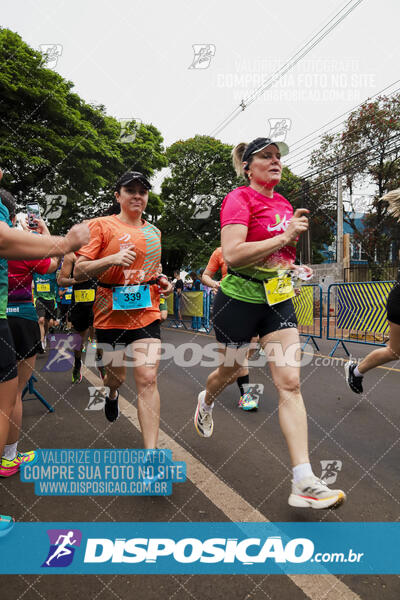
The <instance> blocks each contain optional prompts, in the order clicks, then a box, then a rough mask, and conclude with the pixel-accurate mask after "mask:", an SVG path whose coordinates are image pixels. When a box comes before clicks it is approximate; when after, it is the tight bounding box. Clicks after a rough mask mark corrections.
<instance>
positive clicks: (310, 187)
mask: <svg viewBox="0 0 400 600" xmlns="http://www.w3.org/2000/svg"><path fill="white" fill-rule="evenodd" d="M398 137H400V133H399V134H397V135H396V136H393V138H392V139H391V140H390V142H389V147H388V148H387V149H386V153H387V155H388V156H390V155H391V154H393V152H397V151H398V150H400V145H397V146H396V145H394V146H393V147H390V146H391V145H392V143H393V142H395V141H396V140H397V138H398ZM365 152H366V151H365V150H363V151H362V152H361V153H356V155H360V154H363V153H365ZM356 155H354V156H356ZM376 158H377V156H376V153H375V155H374V156H372V157H371V158H369V159H368V160H364V161H361V162H359V163H358V164H355V165H354V164H353V165H351V166H350V167H349V168H347V169H346V168H343V169H342V170H341V171H338V172H337V173H334V174H332V175H330V176H329V177H327V178H326V179H324V180H323V181H315V182H314V183H311V184H309V185H308V187H307V190H302V191H301V192H298V193H297V194H295V195H294V196H293V199H292V201H294V200H297V199H299V198H301V197H302V196H303V195H304V193H305V191H306V192H307V193H308V192H309V191H311V190H314V189H316V188H319V187H321V186H323V185H325V184H326V183H329V182H331V181H333V180H334V179H337V177H343V176H344V175H348V174H350V173H351V172H352V170H353V169H354V168H355V167H357V168H359V169H364V168H365V167H366V166H367V165H368V164H369V163H371V162H373V161H375V160H376ZM346 162H347V160H346ZM341 163H342V164H343V163H344V161H343V160H341V161H339V162H338V163H335V165H331V166H336V165H337V164H341ZM324 170H326V169H324ZM320 172H322V170H321V171H318V172H316V174H319V173H320ZM317 210H318V209H317Z"/></svg>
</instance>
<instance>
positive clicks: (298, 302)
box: [293, 283, 322, 351]
mask: <svg viewBox="0 0 400 600" xmlns="http://www.w3.org/2000/svg"><path fill="white" fill-rule="evenodd" d="M293 304H294V309H295V313H296V318H297V327H298V330H299V333H300V335H301V336H303V337H306V338H307V339H306V341H305V342H304V344H303V346H302V350H304V348H305V347H306V345H307V344H308V342H309V341H311V342H312V343H313V344H314V346H315V348H316V349H317V350H318V351H319V347H318V344H317V342H316V341H315V340H316V339H321V338H322V287H321V286H320V285H318V284H317V283H312V284H307V285H302V286H301V287H300V295H299V296H296V297H295V298H293Z"/></svg>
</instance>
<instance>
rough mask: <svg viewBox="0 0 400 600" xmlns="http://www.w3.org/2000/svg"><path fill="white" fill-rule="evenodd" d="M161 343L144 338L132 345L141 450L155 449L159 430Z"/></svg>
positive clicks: (157, 340)
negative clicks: (158, 381)
mask: <svg viewBox="0 0 400 600" xmlns="http://www.w3.org/2000/svg"><path fill="white" fill-rule="evenodd" d="M160 352H161V341H160V340H159V339H156V338H146V339H142V340H138V341H137V342H133V343H132V356H133V360H134V367H133V376H134V379H135V383H136V391H137V397H138V418H139V423H140V427H141V430H142V436H143V448H145V449H151V448H157V444H158V433H159V428H160V394H159V392H158V387H157V371H158V365H159V363H160Z"/></svg>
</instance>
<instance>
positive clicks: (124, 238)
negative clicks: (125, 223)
mask: <svg viewBox="0 0 400 600" xmlns="http://www.w3.org/2000/svg"><path fill="white" fill-rule="evenodd" d="M130 239H131V234H130V233H124V235H121V237H120V238H118V240H119V241H120V242H129V240H130Z"/></svg>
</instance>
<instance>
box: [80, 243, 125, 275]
mask: <svg viewBox="0 0 400 600" xmlns="http://www.w3.org/2000/svg"><path fill="white" fill-rule="evenodd" d="M133 248H134V245H133V244H132V246H131V247H130V248H125V249H124V250H120V252H117V253H116V254H111V255H110V256H104V257H103V258H95V259H94V260H92V259H91V258H89V257H87V256H79V258H78V260H77V261H76V263H75V268H74V276H75V279H76V280H77V281H86V279H90V278H94V277H97V276H98V275H101V274H102V273H104V271H107V269H109V268H110V267H130V265H131V264H132V263H133V261H134V260H135V258H136V252H134V250H133Z"/></svg>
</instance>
